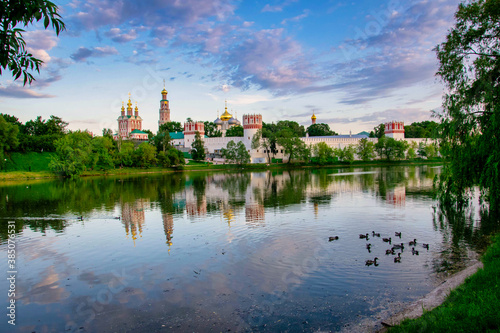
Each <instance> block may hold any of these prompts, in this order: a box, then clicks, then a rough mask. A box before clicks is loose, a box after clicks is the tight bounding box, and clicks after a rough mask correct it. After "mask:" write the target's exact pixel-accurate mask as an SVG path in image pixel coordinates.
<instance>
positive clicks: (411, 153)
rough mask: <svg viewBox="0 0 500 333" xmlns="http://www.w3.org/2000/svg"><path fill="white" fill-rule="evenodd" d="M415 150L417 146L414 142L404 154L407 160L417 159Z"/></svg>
mask: <svg viewBox="0 0 500 333" xmlns="http://www.w3.org/2000/svg"><path fill="white" fill-rule="evenodd" d="M416 149H418V144H417V143H416V142H415V141H413V142H412V143H411V144H410V147H409V148H408V152H407V153H406V156H407V157H408V159H411V160H413V159H415V158H417V152H416Z"/></svg>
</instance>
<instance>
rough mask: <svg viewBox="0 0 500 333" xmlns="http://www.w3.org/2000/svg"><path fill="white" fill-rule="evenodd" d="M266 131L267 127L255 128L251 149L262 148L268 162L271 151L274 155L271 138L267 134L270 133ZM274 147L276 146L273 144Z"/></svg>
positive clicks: (269, 134)
mask: <svg viewBox="0 0 500 333" xmlns="http://www.w3.org/2000/svg"><path fill="white" fill-rule="evenodd" d="M268 132H269V130H268V129H267V128H260V129H258V130H257V132H256V133H255V134H254V136H253V138H252V149H259V148H262V149H264V151H265V153H266V154H267V162H268V163H270V162H271V152H273V156H274V150H273V144H272V138H269V136H272V134H271V133H268ZM264 135H267V137H264ZM274 147H276V144H274Z"/></svg>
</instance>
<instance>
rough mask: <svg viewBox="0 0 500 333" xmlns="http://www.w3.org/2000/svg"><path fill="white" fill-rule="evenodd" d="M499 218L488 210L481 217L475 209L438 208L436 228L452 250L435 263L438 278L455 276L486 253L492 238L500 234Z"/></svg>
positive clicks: (481, 211) (434, 218) (482, 208)
mask: <svg viewBox="0 0 500 333" xmlns="http://www.w3.org/2000/svg"><path fill="white" fill-rule="evenodd" d="M499 218H500V215H499V212H498V211H492V210H489V209H487V208H486V207H481V208H480V209H479V216H476V214H475V210H474V206H471V207H468V208H466V209H461V210H459V209H457V207H450V206H444V205H440V206H439V207H436V208H435V211H434V216H433V224H434V228H435V230H439V231H440V232H441V233H442V235H443V241H444V243H446V244H448V246H447V247H445V248H446V250H444V251H442V252H441V253H440V255H439V257H438V258H436V259H435V260H434V262H433V265H434V270H435V271H436V272H437V273H438V274H449V273H453V272H455V271H457V270H459V269H462V268H463V267H464V266H466V265H467V264H468V262H469V261H470V260H472V259H476V258H475V252H479V253H481V252H483V251H484V250H485V249H486V246H487V242H488V237H489V236H490V235H492V234H494V233H496V232H498V231H499V230H500V219H499ZM471 250H472V251H474V252H472V253H471Z"/></svg>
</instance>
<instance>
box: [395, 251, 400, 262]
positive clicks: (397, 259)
mask: <svg viewBox="0 0 500 333" xmlns="http://www.w3.org/2000/svg"><path fill="white" fill-rule="evenodd" d="M394 262H401V253H398V256H397V257H394Z"/></svg>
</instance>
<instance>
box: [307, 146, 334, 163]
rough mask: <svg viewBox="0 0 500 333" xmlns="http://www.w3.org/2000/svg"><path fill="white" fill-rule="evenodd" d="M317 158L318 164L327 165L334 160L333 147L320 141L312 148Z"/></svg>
mask: <svg viewBox="0 0 500 333" xmlns="http://www.w3.org/2000/svg"><path fill="white" fill-rule="evenodd" d="M312 150H313V153H314V156H315V159H316V161H317V163H318V164H320V165H325V164H327V163H329V162H331V161H333V157H334V156H333V155H334V152H333V148H332V147H330V146H329V145H327V144H326V143H324V142H318V143H317V144H315V145H314V146H313V148H312Z"/></svg>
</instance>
